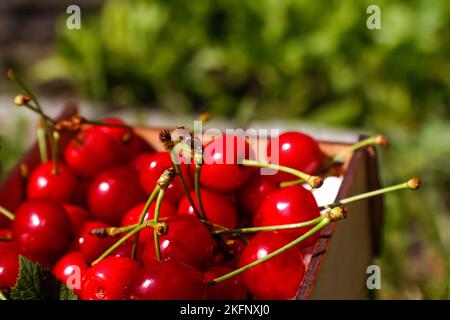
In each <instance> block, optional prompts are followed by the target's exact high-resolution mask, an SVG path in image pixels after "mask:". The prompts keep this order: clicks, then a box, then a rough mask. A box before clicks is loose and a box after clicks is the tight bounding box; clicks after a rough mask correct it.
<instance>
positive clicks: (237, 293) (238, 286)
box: [204, 266, 247, 300]
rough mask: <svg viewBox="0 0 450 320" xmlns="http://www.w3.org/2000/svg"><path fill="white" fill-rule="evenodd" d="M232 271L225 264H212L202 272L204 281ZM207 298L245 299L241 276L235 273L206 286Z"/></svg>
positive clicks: (245, 292) (245, 291)
mask: <svg viewBox="0 0 450 320" xmlns="http://www.w3.org/2000/svg"><path fill="white" fill-rule="evenodd" d="M231 271H233V269H232V268H230V267H227V266H213V267H211V268H210V269H209V270H208V271H206V272H205V273H204V276H205V279H206V281H211V280H213V279H216V278H218V277H220V276H223V275H225V274H227V273H230V272H231ZM207 298H208V300H245V299H247V290H246V289H245V286H244V283H243V282H242V279H241V276H240V275H237V276H235V277H232V278H230V279H228V280H225V281H224V282H221V283H219V284H217V285H214V286H211V287H208V292H207Z"/></svg>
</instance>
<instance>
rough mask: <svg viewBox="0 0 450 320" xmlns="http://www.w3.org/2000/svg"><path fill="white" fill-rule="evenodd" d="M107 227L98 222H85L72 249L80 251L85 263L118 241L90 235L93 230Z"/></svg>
mask: <svg viewBox="0 0 450 320" xmlns="http://www.w3.org/2000/svg"><path fill="white" fill-rule="evenodd" d="M108 227H110V225H108V224H106V223H103V222H100V221H89V222H87V223H86V224H85V225H84V226H83V228H82V230H81V233H80V235H79V236H78V238H77V239H76V241H75V243H74V246H73V249H74V250H77V251H78V250H79V251H81V252H82V253H83V254H84V256H85V258H86V261H87V262H92V261H94V260H95V259H97V258H98V257H99V256H100V255H101V254H102V253H103V252H105V251H106V249H108V248H109V247H111V246H112V245H113V244H114V243H115V242H116V241H117V240H118V239H117V238H110V237H106V238H100V237H98V236H95V235H92V234H91V231H92V230H94V229H101V228H108Z"/></svg>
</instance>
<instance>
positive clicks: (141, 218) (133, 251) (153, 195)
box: [131, 184, 161, 260]
mask: <svg viewBox="0 0 450 320" xmlns="http://www.w3.org/2000/svg"><path fill="white" fill-rule="evenodd" d="M160 190H161V187H160V186H159V185H158V184H156V186H155V188H154V189H153V191H152V193H151V195H150V197H148V199H147V202H146V203H145V206H144V209H143V210H142V212H141V215H140V216H139V221H138V224H137V226H138V225H141V224H142V223H144V220H145V216H146V215H147V211H148V209H149V208H150V206H151V205H152V202H153V200H154V199H155V198H156V195H157V194H158V193H159V191H160ZM138 241H139V233H138V234H136V237H134V240H133V246H132V247H131V259H133V260H135V259H136V252H137V244H138Z"/></svg>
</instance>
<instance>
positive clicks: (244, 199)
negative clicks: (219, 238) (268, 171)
mask: <svg viewBox="0 0 450 320" xmlns="http://www.w3.org/2000/svg"><path fill="white" fill-rule="evenodd" d="M276 189H278V186H277V183H276V181H275V180H274V179H273V177H272V176H270V175H261V174H260V173H259V171H256V172H255V173H254V174H253V175H252V176H251V178H250V179H249V180H248V181H247V183H246V184H245V185H244V186H243V187H242V188H241V189H240V190H239V192H237V195H238V200H239V206H240V207H241V208H243V209H244V211H245V212H246V213H249V214H253V213H255V212H256V210H258V208H259V206H260V205H261V203H262V202H263V201H264V200H265V199H266V198H267V196H268V195H269V194H270V193H272V192H273V191H275V190H276Z"/></svg>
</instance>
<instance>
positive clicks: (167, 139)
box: [159, 130, 175, 151]
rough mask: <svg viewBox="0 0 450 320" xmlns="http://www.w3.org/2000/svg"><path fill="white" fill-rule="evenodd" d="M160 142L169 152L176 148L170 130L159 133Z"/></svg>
mask: <svg viewBox="0 0 450 320" xmlns="http://www.w3.org/2000/svg"><path fill="white" fill-rule="evenodd" d="M159 141H160V142H161V143H162V145H163V147H164V149H166V150H167V151H170V150H172V149H173V147H174V146H175V144H174V142H173V141H172V135H171V134H170V131H169V130H162V131H161V132H160V133H159Z"/></svg>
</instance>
